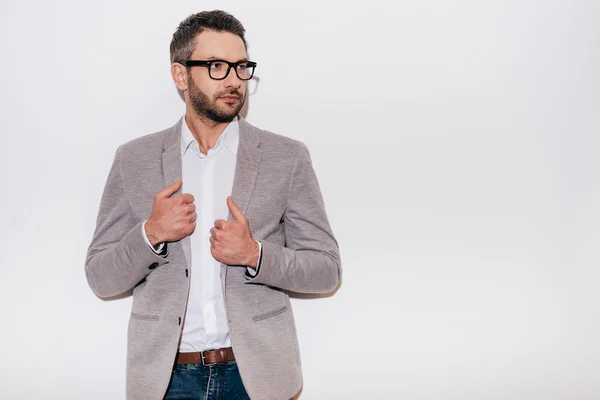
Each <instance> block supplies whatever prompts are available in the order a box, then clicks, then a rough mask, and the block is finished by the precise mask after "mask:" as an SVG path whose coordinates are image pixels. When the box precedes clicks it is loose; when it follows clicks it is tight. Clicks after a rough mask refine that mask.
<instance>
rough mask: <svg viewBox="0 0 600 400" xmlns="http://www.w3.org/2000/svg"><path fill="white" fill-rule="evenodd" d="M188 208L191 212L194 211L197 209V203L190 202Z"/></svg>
mask: <svg viewBox="0 0 600 400" xmlns="http://www.w3.org/2000/svg"><path fill="white" fill-rule="evenodd" d="M187 209H188V212H189V213H193V212H194V211H196V205H195V204H194V203H188V206H187Z"/></svg>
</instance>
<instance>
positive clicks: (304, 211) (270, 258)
mask: <svg viewBox="0 0 600 400" xmlns="http://www.w3.org/2000/svg"><path fill="white" fill-rule="evenodd" d="M182 121H183V119H181V120H180V121H179V122H178V123H177V124H176V125H175V126H173V127H172V128H170V129H167V130H164V131H162V132H158V133H154V134H151V135H147V136H143V137H141V138H138V139H135V140H132V141H130V142H128V143H125V144H123V145H121V146H120V147H119V148H118V149H117V151H116V154H115V158H114V162H113V164H112V168H111V170H110V173H109V175H108V179H107V182H106V186H105V188H104V193H103V195H102V200H101V203H100V209H99V212H98V218H97V224H96V229H95V232H94V235H93V238H92V242H91V244H90V246H89V249H88V253H87V258H86V263H85V273H86V277H87V280H88V283H89V285H90V287H91V289H92V291H93V292H94V293H95V294H96V295H97V296H99V297H111V296H116V295H119V294H122V293H124V292H127V291H128V290H130V289H131V288H133V304H132V310H131V318H130V320H129V327H128V335H127V399H128V400H159V399H162V398H163V396H164V394H165V392H166V389H167V386H168V383H169V379H170V376H171V371H172V367H173V364H174V361H175V355H176V353H177V347H178V343H179V339H180V336H181V331H182V321H183V318H184V316H185V311H186V305H187V297H188V291H189V287H190V281H189V278H188V275H189V274H188V273H187V270H188V269H190V268H191V263H190V238H189V236H187V237H185V238H183V239H181V240H180V241H177V242H171V243H168V248H169V253H168V255H167V256H166V257H165V258H163V257H161V256H159V255H157V254H155V253H154V252H153V251H152V250H151V249H150V248H149V247H148V246H147V245H146V243H145V241H144V238H143V236H142V223H143V221H144V220H146V219H147V218H148V217H149V216H150V214H151V211H152V203H153V198H154V195H155V194H156V193H158V192H159V191H161V190H162V189H164V188H165V187H166V186H168V185H170V184H172V183H174V182H175V181H176V180H177V179H178V178H180V177H181V175H182V173H181V152H180V140H181V123H182ZM239 125H240V141H239V148H238V152H237V165H236V170H235V178H234V183H233V189H232V197H233V200H234V202H235V203H236V204H237V205H238V207H239V208H240V209H241V210H242V212H243V213H244V214H245V215H246V217H247V219H248V221H249V223H250V230H251V232H252V235H253V237H254V238H255V239H258V240H261V241H262V243H263V255H262V264H261V268H260V270H259V273H258V274H257V275H256V276H255V277H250V276H249V275H248V274H247V273H246V268H245V267H243V266H228V265H224V264H221V283H222V287H223V293H224V298H225V305H226V310H227V319H228V322H229V331H230V337H231V341H232V346H233V351H234V353H235V357H236V360H237V363H238V366H239V370H240V374H241V377H242V381H243V383H244V386H245V388H246V390H247V392H248V394H249V395H250V397H251V398H252V399H261V400H262V399H265V400H267V399H273V400H275V399H278V400H279V399H289V398H291V397H293V396H294V395H295V394H296V393H297V392H298V391H299V390H300V388H301V386H302V371H301V364H300V354H299V350H298V340H297V337H296V328H295V325H294V317H293V314H292V309H291V306H290V300H289V297H288V291H292V292H299V293H325V292H330V291H332V290H333V289H334V288H335V287H336V286H337V285H338V284H339V282H340V279H341V263H340V255H339V249H338V244H337V241H336V239H335V238H334V236H333V232H332V230H331V227H330V225H329V222H328V219H327V215H326V212H325V207H324V204H323V198H322V196H321V191H320V189H319V185H318V182H317V177H316V175H315V172H314V170H313V168H312V164H311V160H310V155H309V152H308V149H307V147H306V146H305V145H304V144H303V143H301V142H299V141H296V140H293V139H290V138H286V137H284V136H280V135H277V134H274V133H270V132H266V131H263V130H260V129H258V128H256V127H254V126H252V125H250V124H249V123H248V122H246V121H245V120H244V119H242V118H240V120H239ZM178 194H181V193H180V192H178V193H176V194H175V195H178Z"/></svg>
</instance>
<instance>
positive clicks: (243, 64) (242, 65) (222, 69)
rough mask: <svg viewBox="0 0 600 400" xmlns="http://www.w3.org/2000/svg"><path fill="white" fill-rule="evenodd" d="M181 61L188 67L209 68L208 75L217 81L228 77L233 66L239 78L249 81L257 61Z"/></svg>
mask: <svg viewBox="0 0 600 400" xmlns="http://www.w3.org/2000/svg"><path fill="white" fill-rule="evenodd" d="M179 62H180V63H181V64H183V65H185V66H186V67H206V68H208V76H210V77H211V79H214V80H216V81H220V80H223V79H225V78H227V75H229V71H230V70H231V68H233V69H234V70H235V74H236V75H237V77H238V78H240V79H241V80H243V81H247V80H250V79H252V77H253V76H254V68H256V63H255V62H253V61H238V62H234V63H232V62H229V61H225V60H183V61H179Z"/></svg>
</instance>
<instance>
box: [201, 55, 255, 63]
mask: <svg viewBox="0 0 600 400" xmlns="http://www.w3.org/2000/svg"><path fill="white" fill-rule="evenodd" d="M207 60H223V61H227V60H225V59H224V58H223V57H215V56H210V57H208V58H207ZM240 61H249V60H248V57H244V58H240V59H239V60H237V61H231V62H240Z"/></svg>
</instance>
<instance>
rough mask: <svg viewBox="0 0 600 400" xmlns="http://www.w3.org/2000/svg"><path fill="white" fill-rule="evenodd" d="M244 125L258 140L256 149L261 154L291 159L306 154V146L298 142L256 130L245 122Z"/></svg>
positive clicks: (276, 134)
mask: <svg viewBox="0 0 600 400" xmlns="http://www.w3.org/2000/svg"><path fill="white" fill-rule="evenodd" d="M244 125H245V127H246V128H247V129H249V131H250V132H251V133H252V134H253V135H254V136H255V137H256V138H257V139H258V141H259V145H258V147H259V148H260V150H261V151H262V152H263V154H267V155H269V154H273V155H277V156H279V157H285V158H290V159H293V158H294V157H295V156H296V155H297V154H301V153H308V148H307V146H306V145H305V144H304V143H303V142H301V141H300V140H297V139H293V138H291V137H288V136H285V135H283V134H280V133H275V132H271V131H268V130H265V129H260V128H257V127H256V126H254V125H251V124H249V123H248V122H246V121H244Z"/></svg>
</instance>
